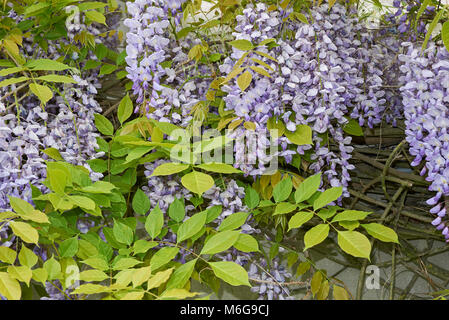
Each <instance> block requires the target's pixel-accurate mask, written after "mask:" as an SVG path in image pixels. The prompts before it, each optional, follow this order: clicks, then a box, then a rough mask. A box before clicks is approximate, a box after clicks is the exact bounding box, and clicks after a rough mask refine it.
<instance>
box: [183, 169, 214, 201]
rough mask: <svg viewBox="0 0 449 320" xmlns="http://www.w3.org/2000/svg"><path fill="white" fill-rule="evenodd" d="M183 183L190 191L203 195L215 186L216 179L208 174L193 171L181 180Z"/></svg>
mask: <svg viewBox="0 0 449 320" xmlns="http://www.w3.org/2000/svg"><path fill="white" fill-rule="evenodd" d="M181 183H182V185H183V186H184V187H186V188H187V189H188V190H190V191H192V192H194V193H197V194H199V195H202V194H203V193H204V192H205V191H207V190H209V189H210V188H212V187H213V186H214V179H213V178H212V177H211V176H210V175H208V174H205V173H202V172H198V171H192V172H190V173H188V174H186V175H184V176H183V177H182V178H181Z"/></svg>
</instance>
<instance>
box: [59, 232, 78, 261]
mask: <svg viewBox="0 0 449 320" xmlns="http://www.w3.org/2000/svg"><path fill="white" fill-rule="evenodd" d="M77 252H78V238H77V237H73V238H70V239H67V240H64V241H63V242H61V244H60V245H59V254H60V255H61V258H71V257H73V256H74V255H75V254H76V253H77Z"/></svg>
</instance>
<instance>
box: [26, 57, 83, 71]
mask: <svg viewBox="0 0 449 320" xmlns="http://www.w3.org/2000/svg"><path fill="white" fill-rule="evenodd" d="M25 67H27V68H29V69H32V71H63V70H67V69H70V70H72V71H78V70H77V69H76V68H72V67H70V66H68V65H66V64H64V63H61V62H58V61H55V60H51V59H37V60H31V61H28V62H27V63H26V64H25Z"/></svg>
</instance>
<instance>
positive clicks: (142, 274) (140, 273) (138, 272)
mask: <svg viewBox="0 0 449 320" xmlns="http://www.w3.org/2000/svg"><path fill="white" fill-rule="evenodd" d="M150 277H151V267H142V268H138V269H135V270H134V273H133V275H132V280H131V281H132V283H133V288H136V287H138V286H140V285H141V284H142V283H144V282H145V281H147V280H148V279H149V278H150ZM148 289H150V288H148Z"/></svg>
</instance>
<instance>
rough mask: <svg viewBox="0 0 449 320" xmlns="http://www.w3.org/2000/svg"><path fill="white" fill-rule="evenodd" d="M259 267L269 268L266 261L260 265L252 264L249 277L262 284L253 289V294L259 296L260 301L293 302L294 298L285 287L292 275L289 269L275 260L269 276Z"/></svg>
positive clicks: (262, 261)
mask: <svg viewBox="0 0 449 320" xmlns="http://www.w3.org/2000/svg"><path fill="white" fill-rule="evenodd" d="M258 265H260V266H261V267H263V268H264V269H265V270H266V268H267V263H266V260H265V259H261V261H259V263H258V264H256V263H251V265H250V268H249V271H248V276H249V277H250V278H253V279H257V280H259V281H260V282H259V283H258V284H257V285H254V286H252V287H251V291H252V292H256V293H258V294H259V298H258V300H292V299H294V297H292V296H290V291H289V289H288V287H287V286H285V285H283V284H284V282H287V280H288V279H291V278H292V275H291V274H290V273H289V272H288V270H287V268H286V267H285V266H283V265H281V264H280V263H279V261H278V259H277V258H275V259H274V260H273V261H272V262H271V265H270V271H269V274H267V272H268V271H267V272H266V271H264V270H262V269H261V268H260V267H259V266H258Z"/></svg>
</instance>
